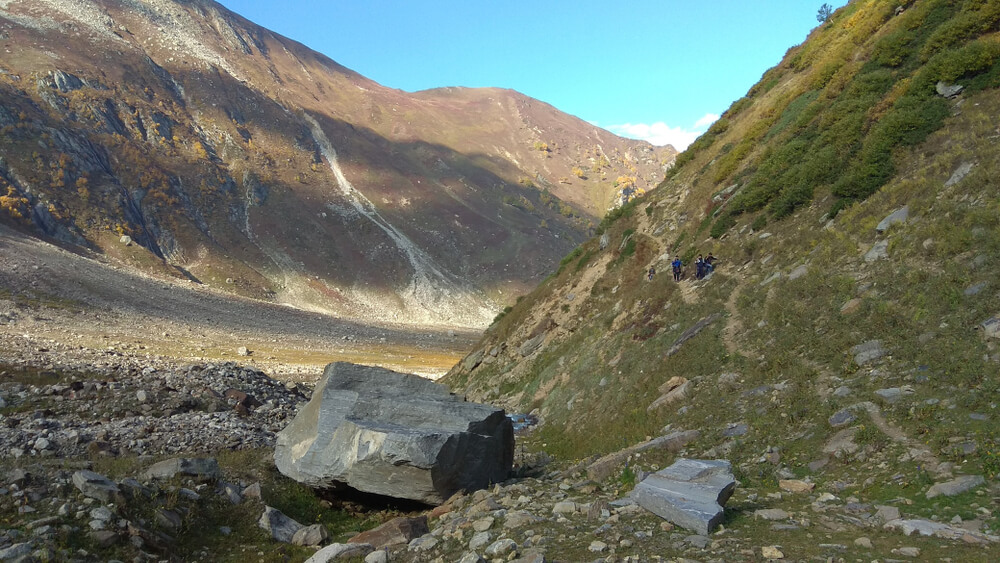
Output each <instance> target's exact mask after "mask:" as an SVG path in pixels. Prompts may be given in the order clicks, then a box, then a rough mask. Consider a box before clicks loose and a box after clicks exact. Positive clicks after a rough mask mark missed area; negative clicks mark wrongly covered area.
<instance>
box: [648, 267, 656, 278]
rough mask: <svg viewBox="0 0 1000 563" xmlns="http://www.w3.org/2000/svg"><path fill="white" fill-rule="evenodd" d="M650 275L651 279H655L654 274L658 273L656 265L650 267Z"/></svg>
mask: <svg viewBox="0 0 1000 563" xmlns="http://www.w3.org/2000/svg"><path fill="white" fill-rule="evenodd" d="M648 275H649V281H653V276H655V275H656V268H655V267H654V266H650V267H649V272H648Z"/></svg>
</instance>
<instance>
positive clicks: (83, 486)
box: [73, 470, 121, 504]
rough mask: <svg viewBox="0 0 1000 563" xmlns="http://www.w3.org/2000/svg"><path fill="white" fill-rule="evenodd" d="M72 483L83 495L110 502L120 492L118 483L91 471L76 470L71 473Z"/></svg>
mask: <svg viewBox="0 0 1000 563" xmlns="http://www.w3.org/2000/svg"><path fill="white" fill-rule="evenodd" d="M73 484H74V485H76V488H77V489H79V490H80V492H81V493H83V495H84V496H86V497H89V498H93V499H97V500H99V501H101V502H103V503H105V504H110V503H111V502H113V501H114V499H115V497H117V496H118V495H119V494H120V492H121V491H120V490H119V489H118V485H116V484H115V483H114V482H113V481H111V480H110V479H108V478H107V477H105V476H104V475H101V474H99V473H94V472H93V471H87V470H82V471H77V472H76V473H74V474H73Z"/></svg>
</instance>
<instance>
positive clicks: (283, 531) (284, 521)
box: [257, 506, 303, 543]
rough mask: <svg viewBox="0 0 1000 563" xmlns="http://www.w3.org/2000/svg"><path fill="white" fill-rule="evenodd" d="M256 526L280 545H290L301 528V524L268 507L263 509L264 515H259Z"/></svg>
mask: <svg viewBox="0 0 1000 563" xmlns="http://www.w3.org/2000/svg"><path fill="white" fill-rule="evenodd" d="M257 524H258V526H260V527H261V528H262V529H263V530H264V531H266V532H268V533H269V534H271V537H272V538H273V539H275V540H277V541H280V542H282V543H291V542H292V538H293V537H294V536H295V532H298V531H299V530H300V529H302V527H303V526H302V524H299V523H298V522H296V521H295V520H293V519H291V518H289V517H288V516H285V515H284V513H282V512H281V511H280V510H278V509H276V508H271V507H270V506H265V507H264V513H263V514H261V516H260V520H259V521H258V522H257Z"/></svg>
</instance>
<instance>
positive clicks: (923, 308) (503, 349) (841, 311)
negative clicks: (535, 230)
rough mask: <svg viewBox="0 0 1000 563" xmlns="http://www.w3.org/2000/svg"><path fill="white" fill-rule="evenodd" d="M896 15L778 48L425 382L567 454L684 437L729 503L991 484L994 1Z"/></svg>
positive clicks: (847, 24)
mask: <svg viewBox="0 0 1000 563" xmlns="http://www.w3.org/2000/svg"><path fill="white" fill-rule="evenodd" d="M897 6H899V3H898V2H888V1H878V0H869V1H862V0H856V1H854V2H851V3H850V4H849V5H848V6H846V7H844V8H843V9H841V10H839V11H837V12H836V13H835V14H834V15H833V16H832V17H831V18H830V20H829V21H828V22H826V23H825V24H822V25H820V26H819V27H818V28H817V29H816V30H814V32H813V33H812V34H811V35H810V37H809V38H808V40H807V41H806V42H805V43H803V44H802V45H800V46H797V47H794V48H792V49H790V50H789V52H788V53H787V54H786V56H785V58H784V59H783V60H782V62H781V63H780V64H779V65H778V66H776V67H774V68H773V69H771V70H769V71H768V72H767V73H765V75H764V76H763V78H762V80H761V82H760V83H759V84H757V85H756V86H754V87H753V88H752V89H751V90H750V92H749V93H748V94H747V96H746V97H745V98H742V99H740V100H738V101H737V102H736V103H734V104H733V106H732V107H731V108H729V110H728V111H727V112H726V113H725V114H724V116H723V118H722V119H720V120H719V122H717V123H716V124H715V125H714V126H713V127H712V128H711V130H710V131H709V132H708V133H706V134H705V135H704V136H702V137H701V138H700V139H699V140H698V141H697V142H695V143H694V145H692V147H691V148H690V149H688V151H687V152H685V153H683V154H682V155H680V156H679V157H678V159H677V164H676V166H675V167H674V168H673V169H672V170H671V171H670V172H669V173H668V177H667V178H666V180H665V181H664V182H663V183H662V184H661V185H660V186H659V187H658V188H657V189H656V190H654V191H653V192H651V193H650V194H648V195H647V197H646V198H644V199H643V200H641V201H639V202H637V203H635V204H633V205H630V206H627V207H626V208H624V209H622V210H621V211H620V212H618V213H615V214H614V215H613V216H609V217H607V218H606V219H605V221H604V222H603V223H602V225H601V229H600V230H601V231H602V234H603V239H604V240H603V243H604V244H603V245H602V240H601V238H595V239H593V240H590V241H588V242H586V243H585V244H583V245H582V246H581V247H580V248H578V249H576V250H574V251H573V253H571V254H570V255H569V256H567V258H566V259H564V260H563V263H562V266H561V267H560V269H559V271H558V272H557V273H555V274H553V275H552V276H551V277H550V278H549V279H547V280H546V281H545V282H544V283H543V284H541V286H540V287H539V288H538V289H536V290H535V291H534V292H533V293H531V294H529V295H527V296H526V297H524V298H523V299H522V300H521V301H520V302H519V303H518V304H517V305H516V306H515V307H513V308H512V310H510V311H508V312H507V313H505V314H504V315H502V316H501V317H500V318H498V320H497V321H496V322H494V324H493V325H492V326H491V327H490V329H489V330H488V331H487V333H486V336H485V337H484V339H483V340H482V342H481V343H480V345H479V346H478V347H477V349H476V351H475V352H474V353H473V354H472V355H470V356H469V357H467V358H466V360H465V361H463V362H462V363H460V364H459V365H457V366H456V367H455V368H454V369H453V370H452V371H451V373H450V374H449V375H448V376H447V378H446V379H445V381H446V382H447V383H449V384H450V385H452V387H454V388H456V389H461V390H464V391H465V392H466V393H468V394H469V395H470V397H472V398H474V399H482V400H489V401H494V402H498V403H500V404H503V405H505V406H507V408H509V409H512V410H516V411H523V412H529V411H536V412H537V413H538V414H539V415H540V417H541V419H542V421H543V423H542V426H541V428H540V429H539V431H538V434H537V438H538V441H539V443H540V444H544V445H545V446H544V447H545V449H546V450H547V451H549V452H551V453H554V454H557V455H559V456H563V457H566V458H570V459H578V458H582V457H585V456H588V455H591V454H600V453H606V452H610V451H615V450H618V449H620V448H622V447H624V446H627V445H631V444H634V443H636V442H639V441H642V440H644V439H646V438H647V437H649V436H656V435H659V434H661V433H663V432H664V431H666V430H668V429H669V430H677V429H697V430H700V432H701V434H700V437H699V439H698V440H697V441H696V442H694V443H692V444H691V445H689V446H688V448H687V452H688V453H689V454H691V455H700V456H707V457H721V458H726V459H729V460H731V461H732V462H733V464H734V467H735V468H736V469H737V473H738V476H739V477H740V479H741V481H742V482H743V484H744V485H745V486H746V485H749V486H757V485H760V486H767V485H768V484H770V485H771V486H774V485H775V484H776V479H777V478H778V476H780V475H782V474H784V475H789V474H794V475H795V476H799V477H802V476H809V477H810V478H811V479H816V480H823V481H826V482H834V481H837V482H843V483H848V484H849V485H850V486H851V487H855V488H856V490H857V491H858V494H859V495H861V496H862V498H864V499H867V500H873V501H885V500H887V499H893V498H897V497H899V496H900V495H905V496H911V495H914V494H916V493H922V492H924V491H926V490H927V488H928V487H929V485H930V484H931V483H932V482H934V481H935V480H940V479H942V478H945V477H947V476H948V475H953V474H958V473H968V474H979V475H984V476H985V477H986V478H987V479H993V478H995V477H996V476H997V475H998V474H1000V432H998V429H1000V424H998V419H1000V412H998V411H997V403H998V398H1000V377H998V372H1000V351H998V349H997V344H998V343H1000V341H998V340H997V335H996V333H995V332H991V329H990V326H991V325H989V324H988V323H987V321H989V320H990V319H991V318H995V317H996V316H997V315H1000V282H998V281H997V280H998V279H1000V277H998V271H1000V192H998V190H997V187H996V184H995V178H996V177H997V176H998V173H1000V151H998V142H1000V128H998V126H997V120H996V116H997V115H998V114H1000V90H998V89H997V88H998V87H1000V34H998V33H997V30H998V22H1000V4H998V3H997V2H983V1H965V2H961V1H943V0H941V1H937V0H925V1H914V2H909V3H904V4H903V7H904V9H903V10H897V9H896V8H897ZM939 82H940V83H942V84H941V86H942V87H943V86H947V85H960V86H962V87H963V90H962V91H961V93H959V94H958V95H955V96H953V97H946V96H944V95H942V94H940V93H939V92H938V84H939ZM946 93H947V92H946ZM904 206H905V207H906V211H907V212H908V215H907V218H906V219H905V220H904V221H900V222H896V223H894V224H892V225H891V226H889V227H888V228H886V229H884V230H881V231H880V230H877V229H876V227H877V226H878V225H879V223H880V222H881V221H882V220H883V219H885V218H886V217H887V216H888V215H890V213H892V212H894V211H896V210H899V209H901V208H903V207H904ZM602 246H604V248H603V249H602ZM709 252H711V253H714V254H715V255H716V256H719V257H720V258H721V262H720V263H719V266H718V269H717V271H716V272H715V273H714V274H713V275H711V276H710V277H709V278H707V279H705V280H700V281H698V280H695V279H694V269H693V267H690V266H689V267H688V268H687V276H686V278H685V279H684V280H683V281H681V282H680V283H675V282H674V281H672V279H671V276H670V272H669V270H670V267H669V261H670V259H672V257H673V256H680V257H681V258H682V259H683V260H684V262H685V263H686V264H691V262H692V259H693V258H694V257H695V256H697V255H698V254H708V253H709ZM651 265H653V266H655V267H656V269H657V271H658V272H659V273H658V274H657V275H656V276H655V277H654V279H653V280H652V281H647V280H646V277H645V272H646V270H647V269H648V268H649V267H650V266H651ZM984 323H986V324H984ZM673 378H683V379H674V380H673V382H672V383H671V380H672V379H673ZM685 380H687V383H686V385H682V384H683V383H684V381H685ZM674 386H680V390H675V391H673V392H671V387H674ZM644 461H652V460H644ZM970 494H971V493H970ZM920 498H921V499H922V498H923V497H922V495H921V497H920ZM956 499H959V500H956V501H952V499H949V500H948V501H947V502H946V503H945V505H946V506H944V507H943V505H942V504H940V503H937V504H933V505H932V503H927V505H926V506H923V505H918V506H915V507H913V511H914V512H916V513H918V514H925V513H926V514H925V515H926V516H930V515H931V514H932V513H934V514H942V513H943V514H950V513H949V511H950V510H955V511H958V510H959V508H958V506H960V505H961V503H963V502H964V503H965V504H966V506H968V504H969V502H970V499H969V498H965V497H961V498H959V497H956ZM952 502H954V504H948V503H952ZM977 506H978V505H977ZM993 527H994V529H996V522H995V521H994V522H993Z"/></svg>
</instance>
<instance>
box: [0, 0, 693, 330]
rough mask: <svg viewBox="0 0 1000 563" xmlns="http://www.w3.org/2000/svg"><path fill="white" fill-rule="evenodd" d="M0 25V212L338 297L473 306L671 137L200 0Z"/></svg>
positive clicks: (496, 297)
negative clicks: (336, 53)
mask: <svg viewBox="0 0 1000 563" xmlns="http://www.w3.org/2000/svg"><path fill="white" fill-rule="evenodd" d="M0 42H2V46H3V49H4V57H3V59H2V60H0V93H2V96H0V192H2V193H0V196H2V197H3V198H4V199H3V201H2V205H3V208H4V211H3V212H0V221H4V222H7V223H9V224H15V225H19V226H20V227H22V228H25V229H30V230H33V231H34V232H40V233H43V234H44V235H46V236H49V237H54V238H56V239H60V240H62V241H64V242H66V243H68V244H72V245H78V246H81V247H87V248H90V249H94V250H98V251H101V252H103V253H105V254H106V255H109V256H111V257H116V258H119V259H122V260H125V261H127V262H129V263H131V264H132V265H134V266H138V267H142V268H148V267H150V264H154V263H155V262H157V261H159V260H161V259H162V260H165V261H166V262H167V263H168V264H170V265H172V266H174V267H175V268H176V269H177V271H178V275H186V276H188V277H191V278H194V279H197V280H199V281H201V282H204V283H208V284H211V285H215V286H218V287H221V288H225V289H228V290H231V291H234V292H237V293H240V294H244V295H250V296H254V297H259V298H265V299H271V300H276V301H280V302H286V303H290V304H294V305H296V306H299V307H304V308H311V309H318V310H323V311H329V312H334V313H336V314H340V315H344V316H350V317H354V318H361V319H377V320H392V321H397V322H404V323H417V324H426V323H430V324H453V325H464V326H484V325H485V324H486V323H487V322H488V321H489V319H491V318H492V317H493V315H494V314H495V312H496V310H497V309H498V308H499V305H501V304H503V303H504V302H506V301H507V300H509V298H510V296H511V295H513V293H514V292H519V291H522V290H524V289H525V288H527V287H530V286H532V285H533V284H534V283H537V281H538V280H539V279H541V277H543V276H544V275H545V273H546V272H547V271H548V270H549V269H550V267H551V265H552V264H553V263H554V262H555V261H556V260H557V259H558V257H559V256H561V255H563V254H565V252H566V251H568V250H569V249H570V248H572V247H573V246H574V245H576V244H578V243H579V242H580V241H581V240H583V237H584V236H585V235H586V233H587V232H588V229H590V228H591V227H592V224H593V222H595V221H596V218H597V217H600V216H601V215H603V213H604V212H605V210H606V209H607V208H608V207H610V206H611V205H612V203H613V200H614V198H615V192H616V190H617V189H618V188H619V187H620V186H621V185H624V184H629V185H631V184H632V183H634V184H635V186H636V187H639V188H649V187H651V186H652V185H654V184H655V183H656V182H657V181H659V179H660V178H662V174H663V172H664V170H665V169H666V167H667V165H668V164H669V163H670V162H671V161H672V157H673V150H672V149H670V148H669V147H668V148H664V149H657V148H654V147H652V146H651V145H649V144H646V143H642V142H636V141H628V140H625V139H621V138H619V137H616V136H614V135H611V134H610V133H607V132H606V131H602V130H598V129H596V128H594V127H593V126H591V125H589V124H587V123H585V122H583V121H581V120H579V119H576V118H574V117H572V116H568V115H565V114H562V113H560V112H558V111H557V110H555V109H554V108H552V107H551V106H548V105H546V104H544V103H541V102H539V101H537V100H532V99H530V98H527V97H525V96H522V95H520V94H518V93H516V92H512V91H507V90H498V89H477V90H470V89H442V90H433V91H426V92H418V93H415V94H409V93H405V92H401V91H397V90H392V89H388V88H384V87H382V86H380V85H378V84H376V83H374V82H372V81H371V80H368V79H366V78H364V77H362V76H360V75H358V74H357V73H355V72H352V71H350V70H348V69H345V68H343V67H341V66H340V65H337V64H336V63H335V62H333V61H331V60H329V59H328V58H326V57H324V56H322V55H319V54H317V53H315V52H313V51H311V50H309V49H307V48H306V47H304V46H302V45H300V44H298V43H295V42H294V41H291V40H289V39H286V38H284V37H281V36H278V35H276V34H273V33H271V32H269V31H267V30H264V29H262V28H260V27H257V26H255V25H253V24H252V23H250V22H248V21H246V20H245V19H243V18H240V17H239V16H237V15H235V14H232V13H231V12H228V11H227V10H225V9H224V8H223V7H221V6H220V5H218V4H216V3H214V2H211V1H200V0H199V1H193V2H173V1H166V0H148V1H146V0H141V1H140V0H120V1H118V0H100V1H98V0H93V1H68V0H44V1H41V2H28V1H18V0H11V1H9V2H3V3H2V4H0ZM616 183H617V184H618V186H616ZM121 235H128V236H129V237H131V239H132V240H134V241H135V242H136V243H138V244H139V245H141V246H142V247H143V248H145V249H147V251H148V252H147V253H146V254H145V255H138V254H137V253H135V252H131V251H130V252H124V251H123V249H122V247H121V246H120V243H119V242H118V240H119V238H120V236H121Z"/></svg>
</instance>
